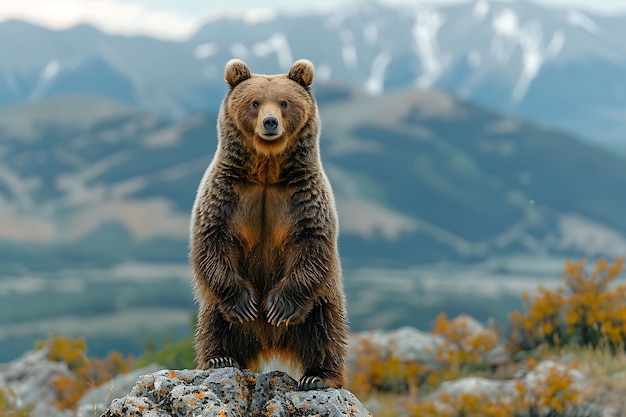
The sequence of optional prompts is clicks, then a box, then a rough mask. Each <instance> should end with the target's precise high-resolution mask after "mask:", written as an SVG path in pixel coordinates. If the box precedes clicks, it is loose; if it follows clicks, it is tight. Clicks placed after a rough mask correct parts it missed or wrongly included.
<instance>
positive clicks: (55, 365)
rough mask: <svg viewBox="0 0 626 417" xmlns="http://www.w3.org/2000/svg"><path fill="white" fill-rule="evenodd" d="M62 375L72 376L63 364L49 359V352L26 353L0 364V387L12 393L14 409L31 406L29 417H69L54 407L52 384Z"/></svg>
mask: <svg viewBox="0 0 626 417" xmlns="http://www.w3.org/2000/svg"><path fill="white" fill-rule="evenodd" d="M61 375H66V376H69V375H71V373H70V370H69V369H68V368H67V365H66V364H65V363H63V362H51V361H49V360H48V349H46V348H42V349H39V350H36V351H31V352H26V353H25V354H24V355H22V356H20V357H19V358H17V359H15V360H14V361H12V362H8V363H5V364H2V365H0V388H2V389H10V390H12V391H13V392H14V393H15V397H16V398H17V402H18V403H17V404H16V405H17V406H18V407H22V406H24V405H26V404H33V406H34V409H33V411H32V414H31V415H32V417H70V416H73V415H74V413H73V412H72V411H70V410H59V409H58V408H56V407H55V406H54V403H53V401H54V400H55V398H56V391H55V389H54V387H53V386H52V385H51V382H52V381H53V380H54V379H55V378H58V377H59V376H61Z"/></svg>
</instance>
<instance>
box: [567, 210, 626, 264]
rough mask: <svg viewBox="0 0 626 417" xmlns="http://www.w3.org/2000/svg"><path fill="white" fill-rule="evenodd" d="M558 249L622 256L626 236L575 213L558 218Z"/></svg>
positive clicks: (625, 248)
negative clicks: (559, 235) (559, 236)
mask: <svg viewBox="0 0 626 417" xmlns="http://www.w3.org/2000/svg"><path fill="white" fill-rule="evenodd" d="M559 231H560V234H561V238H560V242H559V244H558V245H557V246H558V248H559V249H564V250H571V249H574V250H578V251H582V252H585V253H587V254H589V255H600V254H603V255H609V256H624V253H626V237H624V236H623V235H621V234H620V233H618V232H616V231H614V230H613V229H611V228H609V227H607V226H605V225H603V224H601V223H598V222H595V221H593V220H590V219H587V218H584V217H581V216H578V215H576V214H568V215H564V216H562V217H561V218H560V219H559Z"/></svg>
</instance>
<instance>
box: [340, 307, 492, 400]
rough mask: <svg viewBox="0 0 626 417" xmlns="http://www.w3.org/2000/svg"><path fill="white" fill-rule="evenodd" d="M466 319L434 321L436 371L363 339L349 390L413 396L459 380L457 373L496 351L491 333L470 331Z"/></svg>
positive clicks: (475, 366)
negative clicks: (439, 340) (439, 338)
mask: <svg viewBox="0 0 626 417" xmlns="http://www.w3.org/2000/svg"><path fill="white" fill-rule="evenodd" d="M468 319H469V318H468V316H467V315H464V314H462V315H460V316H459V317H457V318H456V319H453V320H448V319H447V318H446V315H445V314H440V315H439V316H438V317H437V319H436V320H435V323H434V326H433V329H432V333H434V334H438V335H441V336H442V337H443V343H441V344H440V345H439V346H438V347H437V350H436V352H434V354H435V358H436V360H437V361H438V362H439V364H438V366H437V367H435V366H433V365H431V364H426V363H421V362H418V361H415V360H403V359H402V358H400V357H398V356H397V355H395V354H394V353H393V351H394V347H393V346H387V347H385V348H381V347H380V346H376V345H374V343H373V342H372V341H371V340H369V339H368V338H366V337H362V338H361V339H360V343H358V344H355V347H356V352H355V353H356V361H355V362H354V365H353V367H352V376H351V378H350V385H349V389H350V390H351V391H353V392H356V393H369V392H371V391H373V390H379V391H395V392H406V391H408V392H409V393H411V394H416V393H417V391H418V390H419V389H420V388H422V387H426V388H431V387H435V386H437V385H438V384H439V383H441V382H442V381H444V380H447V379H452V378H454V377H458V376H459V374H460V372H463V371H467V370H469V368H477V367H479V366H480V365H482V362H483V357H484V355H485V354H486V353H487V352H489V351H491V349H493V348H494V347H495V345H496V343H497V336H496V335H495V333H494V332H490V331H475V330H473V329H470V328H469V326H468Z"/></svg>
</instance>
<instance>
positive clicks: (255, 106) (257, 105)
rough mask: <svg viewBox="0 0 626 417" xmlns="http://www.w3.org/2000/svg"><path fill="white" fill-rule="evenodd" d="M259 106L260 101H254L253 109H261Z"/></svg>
mask: <svg viewBox="0 0 626 417" xmlns="http://www.w3.org/2000/svg"><path fill="white" fill-rule="evenodd" d="M259 104H260V103H259V102H258V101H256V100H254V101H253V102H252V107H254V108H255V109H256V108H257V107H259Z"/></svg>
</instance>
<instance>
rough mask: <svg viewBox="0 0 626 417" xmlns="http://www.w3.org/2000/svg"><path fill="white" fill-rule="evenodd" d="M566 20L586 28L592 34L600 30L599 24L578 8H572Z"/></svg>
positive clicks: (573, 24)
mask: <svg viewBox="0 0 626 417" xmlns="http://www.w3.org/2000/svg"><path fill="white" fill-rule="evenodd" d="M565 20H567V23H569V24H570V25H572V26H577V27H581V28H583V29H585V30H586V31H587V32H589V33H591V34H596V33H597V32H598V29H599V27H598V24H597V23H596V22H594V21H593V20H592V19H591V18H590V17H589V16H587V15H585V14H583V13H581V12H579V11H578V10H570V11H568V12H567V15H566V16H565Z"/></svg>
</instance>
